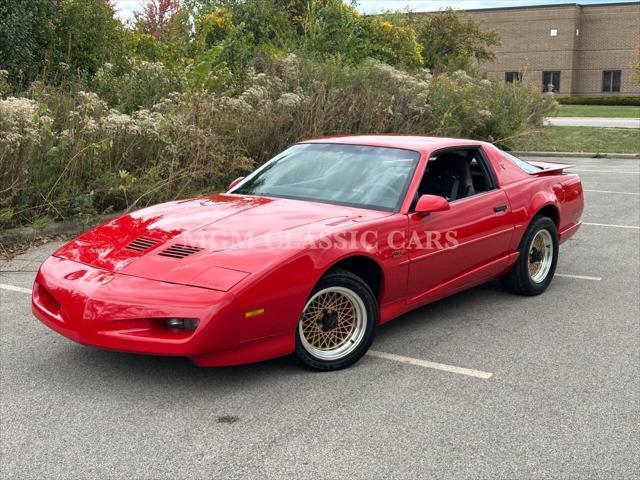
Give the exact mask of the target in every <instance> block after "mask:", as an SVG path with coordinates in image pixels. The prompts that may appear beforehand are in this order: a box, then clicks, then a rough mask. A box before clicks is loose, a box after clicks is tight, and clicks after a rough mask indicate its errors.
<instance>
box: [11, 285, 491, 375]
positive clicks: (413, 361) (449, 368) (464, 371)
mask: <svg viewBox="0 0 640 480" xmlns="http://www.w3.org/2000/svg"><path fill="white" fill-rule="evenodd" d="M0 289H2V290H9V291H10V292H20V293H27V294H29V295H31V289H30V288H23V287H16V286H14V285H7V284H5V283H0ZM367 355H370V356H372V357H377V358H384V359H385V360H393V361H395V362H400V363H406V364H408V365H416V366H418V367H425V368H433V369H435V370H442V371H444V372H450V373H458V374H460V375H467V376H469V377H476V378H482V379H484V380H487V379H489V378H491V377H492V376H493V373H489V372H482V371H480V370H472V369H470V368H463V367H456V366H454V365H445V364H444V363H435V362H429V361H427V360H420V359H419V358H411V357H402V356H400V355H394V354H393V353H386V352H378V351H375V350H369V351H368V352H367Z"/></svg>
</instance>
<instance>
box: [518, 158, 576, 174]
mask: <svg viewBox="0 0 640 480" xmlns="http://www.w3.org/2000/svg"><path fill="white" fill-rule="evenodd" d="M527 163H530V164H531V165H535V166H536V167H540V168H541V169H542V170H540V171H537V172H534V173H532V175H544V174H545V173H562V171H563V170H564V169H565V168H573V167H575V165H572V164H570V163H551V162H532V161H531V160H527Z"/></svg>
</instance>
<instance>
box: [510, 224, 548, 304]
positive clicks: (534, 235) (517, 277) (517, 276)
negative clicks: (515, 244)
mask: <svg viewBox="0 0 640 480" xmlns="http://www.w3.org/2000/svg"><path fill="white" fill-rule="evenodd" d="M518 251H519V252H520V256H519V257H518V260H517V261H516V263H515V265H514V266H513V267H512V268H511V270H510V271H509V272H508V273H507V274H506V275H505V276H504V277H502V278H501V279H500V282H501V283H502V286H503V287H504V288H505V289H506V290H508V291H509V292H512V293H518V294H520V295H539V294H541V293H542V292H544V291H545V290H546V289H547V287H548V286H549V284H550V283H551V280H553V275H554V273H555V271H556V263H557V262H558V231H557V229H556V225H555V223H553V221H552V220H551V219H550V218H549V217H544V216H536V217H534V219H533V220H532V221H531V223H530V224H529V227H528V228H527V231H526V232H525V233H524V235H523V237H522V241H521V242H520V247H519V248H518Z"/></svg>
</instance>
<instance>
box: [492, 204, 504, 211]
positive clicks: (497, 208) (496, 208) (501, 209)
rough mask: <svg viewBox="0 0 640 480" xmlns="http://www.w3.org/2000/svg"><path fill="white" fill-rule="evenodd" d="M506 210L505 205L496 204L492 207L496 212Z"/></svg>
mask: <svg viewBox="0 0 640 480" xmlns="http://www.w3.org/2000/svg"><path fill="white" fill-rule="evenodd" d="M506 210H507V206H506V205H498V206H497V207H493V211H494V212H496V213H500V212H504V211H506Z"/></svg>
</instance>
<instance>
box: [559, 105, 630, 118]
mask: <svg viewBox="0 0 640 480" xmlns="http://www.w3.org/2000/svg"><path fill="white" fill-rule="evenodd" d="M553 116H555V117H607V118H640V107H629V106H616V105H559V106H558V110H557V111H556V112H555V114H554V115H553Z"/></svg>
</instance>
